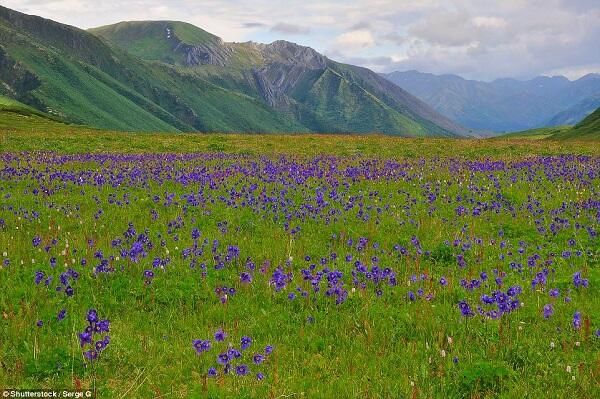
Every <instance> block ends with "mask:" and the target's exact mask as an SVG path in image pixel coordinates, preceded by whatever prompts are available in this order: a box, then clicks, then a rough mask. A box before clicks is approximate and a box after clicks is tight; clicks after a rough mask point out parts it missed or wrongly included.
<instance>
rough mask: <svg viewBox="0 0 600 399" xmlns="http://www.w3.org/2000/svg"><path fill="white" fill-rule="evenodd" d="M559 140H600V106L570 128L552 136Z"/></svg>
mask: <svg viewBox="0 0 600 399" xmlns="http://www.w3.org/2000/svg"><path fill="white" fill-rule="evenodd" d="M552 138H554V139H557V140H600V108H598V109H596V111H594V112H592V113H591V114H590V115H588V116H587V117H586V118H585V119H584V120H582V121H581V122H579V123H578V124H577V125H575V126H573V127H572V128H571V129H569V130H565V131H563V132H560V133H557V134H555V135H553V136H552Z"/></svg>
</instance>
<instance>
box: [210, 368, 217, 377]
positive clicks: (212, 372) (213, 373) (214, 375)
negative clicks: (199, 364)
mask: <svg viewBox="0 0 600 399" xmlns="http://www.w3.org/2000/svg"><path fill="white" fill-rule="evenodd" d="M208 376H209V377H216V376H217V369H216V368H214V367H211V368H209V369H208Z"/></svg>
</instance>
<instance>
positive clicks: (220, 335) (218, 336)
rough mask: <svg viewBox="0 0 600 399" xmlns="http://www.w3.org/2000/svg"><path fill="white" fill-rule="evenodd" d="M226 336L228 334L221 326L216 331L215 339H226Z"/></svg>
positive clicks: (219, 340)
mask: <svg viewBox="0 0 600 399" xmlns="http://www.w3.org/2000/svg"><path fill="white" fill-rule="evenodd" d="M225 338H227V334H226V333H225V331H223V330H222V329H220V328H219V329H218V330H217V332H216V333H215V341H218V342H221V341H224V340H225Z"/></svg>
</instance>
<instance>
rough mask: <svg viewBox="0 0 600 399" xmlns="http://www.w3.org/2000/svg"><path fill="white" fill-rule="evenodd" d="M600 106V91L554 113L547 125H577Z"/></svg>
mask: <svg viewBox="0 0 600 399" xmlns="http://www.w3.org/2000/svg"><path fill="white" fill-rule="evenodd" d="M598 107H600V93H598V94H597V95H595V96H591V97H588V98H585V99H583V100H582V101H579V102H578V103H577V104H575V105H573V106H571V107H569V108H567V109H566V110H564V111H561V112H559V113H558V114H556V115H554V116H553V117H552V118H550V120H548V121H547V122H546V126H560V125H575V124H577V123H578V122H580V121H582V120H583V119H584V118H585V117H586V116H588V115H589V114H591V113H592V112H594V111H595V110H596V109H597V108H598Z"/></svg>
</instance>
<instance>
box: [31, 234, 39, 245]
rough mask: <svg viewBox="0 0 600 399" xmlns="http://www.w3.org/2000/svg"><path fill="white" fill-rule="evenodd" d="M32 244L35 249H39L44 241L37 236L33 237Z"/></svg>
mask: <svg viewBox="0 0 600 399" xmlns="http://www.w3.org/2000/svg"><path fill="white" fill-rule="evenodd" d="M31 243H32V244H33V246H34V247H37V246H39V245H40V244H41V243H42V239H41V238H40V236H35V237H33V240H31Z"/></svg>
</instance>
